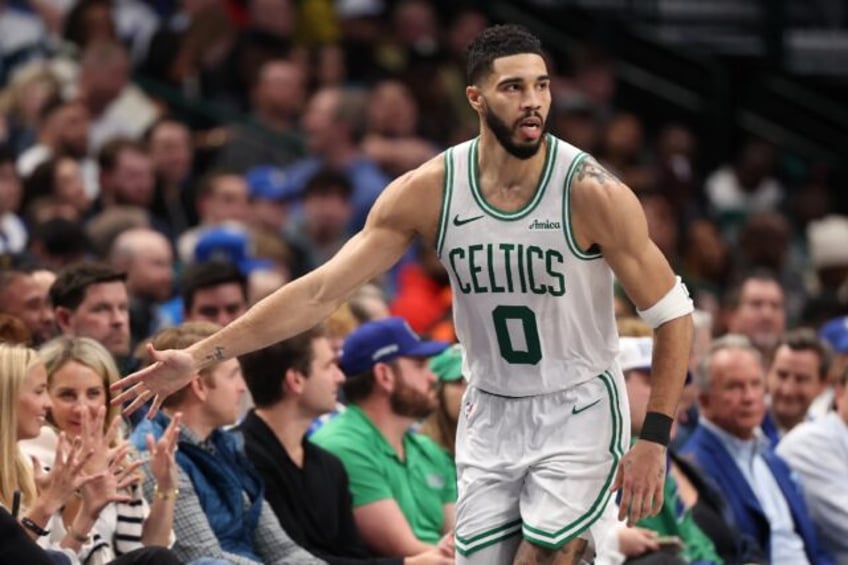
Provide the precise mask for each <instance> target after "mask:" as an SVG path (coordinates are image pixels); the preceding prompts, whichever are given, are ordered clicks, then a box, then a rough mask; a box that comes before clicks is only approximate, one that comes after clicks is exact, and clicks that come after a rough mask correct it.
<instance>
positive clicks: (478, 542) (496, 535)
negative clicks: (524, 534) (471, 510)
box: [454, 519, 521, 557]
mask: <svg viewBox="0 0 848 565" xmlns="http://www.w3.org/2000/svg"><path fill="white" fill-rule="evenodd" d="M520 532H521V520H520V519H518V520H513V521H512V522H509V523H507V524H504V525H502V526H498V527H496V528H492V529H491V530H486V531H485V532H482V533H480V534H477V535H475V536H471V537H470V538H464V537H462V536H460V535H459V534H457V535H456V536H455V544H454V545H455V547H456V551H457V553H459V554H460V555H463V556H466V557H467V556H469V555H471V554H472V553H474V552H475V551H479V550H481V549H483V548H484V547H489V546H490V545H494V544H496V543H498V542H500V541H503V540H505V539H507V538H509V537H512V536H514V535H515V534H518V533H520Z"/></svg>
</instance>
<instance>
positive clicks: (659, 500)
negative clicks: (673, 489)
mask: <svg viewBox="0 0 848 565" xmlns="http://www.w3.org/2000/svg"><path fill="white" fill-rule="evenodd" d="M664 486H665V485H664V484H663V483H660V484H659V485H657V488H656V490H655V491H654V505H653V508H651V514H650V515H651V516H656V515H657V514H659V513H660V511H661V510H662V505H663V497H664V494H665V492H664Z"/></svg>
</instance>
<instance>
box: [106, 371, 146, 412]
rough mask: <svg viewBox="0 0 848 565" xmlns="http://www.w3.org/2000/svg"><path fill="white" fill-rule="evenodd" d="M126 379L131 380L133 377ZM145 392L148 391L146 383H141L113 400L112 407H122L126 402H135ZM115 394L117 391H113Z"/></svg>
mask: <svg viewBox="0 0 848 565" xmlns="http://www.w3.org/2000/svg"><path fill="white" fill-rule="evenodd" d="M126 378H127V379H129V378H131V377H126ZM124 380H126V379H124ZM118 382H123V380H122V381H118ZM113 386H114V385H113ZM144 390H147V386H146V385H145V384H144V383H141V382H140V383H136V384H135V385H134V386H132V387H129V388H127V389H126V390H125V391H123V392H122V393H121V394H118V395H116V396H115V398H113V399H112V400H111V404H112V406H120V405H122V404H124V403H126V402H129V401H131V400H135V398H136V397H138V395H139V394H141V392H142V391H144ZM113 392H117V391H113Z"/></svg>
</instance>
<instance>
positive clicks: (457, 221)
mask: <svg viewBox="0 0 848 565" xmlns="http://www.w3.org/2000/svg"><path fill="white" fill-rule="evenodd" d="M482 217H483V214H480V215H479V216H472V217H470V218H463V219H461V220H460V219H459V214H457V215H456V216H454V217H453V225H455V226H456V227H459V226H464V225H465V224H470V223H471V222H474V221H476V220H479V219H480V218H482Z"/></svg>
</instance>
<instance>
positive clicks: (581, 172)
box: [577, 157, 621, 184]
mask: <svg viewBox="0 0 848 565" xmlns="http://www.w3.org/2000/svg"><path fill="white" fill-rule="evenodd" d="M586 178H591V179H593V180H595V182H597V183H598V184H607V183H610V184H621V180H619V178H618V177H616V176H615V175H614V174H612V173H611V172H609V171H608V170H606V169H605V168H603V167H602V166H601V165H600V164H599V163H598V162H597V161H595V160H594V159H592V158H591V157H587V158H586V159H583V160H582V161H581V162H580V164H579V165H578V166H577V180H579V181H582V180H585V179H586Z"/></svg>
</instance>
